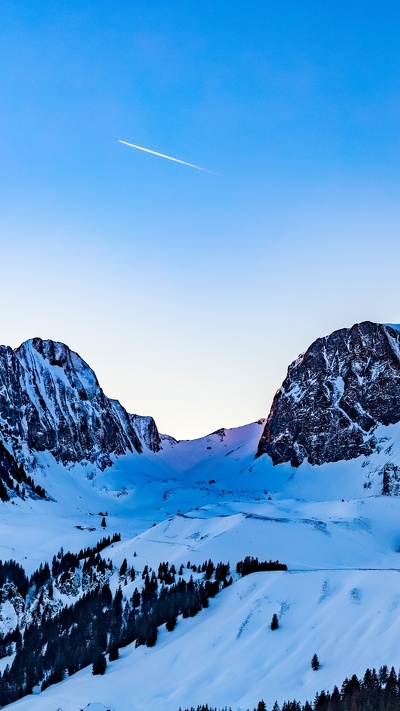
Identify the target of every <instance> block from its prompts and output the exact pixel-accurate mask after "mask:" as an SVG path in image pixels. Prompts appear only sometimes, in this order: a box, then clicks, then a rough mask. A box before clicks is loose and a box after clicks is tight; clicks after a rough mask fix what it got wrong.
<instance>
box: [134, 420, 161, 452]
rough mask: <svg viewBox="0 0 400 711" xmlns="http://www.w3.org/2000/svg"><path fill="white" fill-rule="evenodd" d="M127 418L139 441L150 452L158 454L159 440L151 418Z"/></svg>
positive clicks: (155, 426)
mask: <svg viewBox="0 0 400 711" xmlns="http://www.w3.org/2000/svg"><path fill="white" fill-rule="evenodd" d="M129 417H130V421H131V423H132V425H133V427H134V428H135V430H136V432H137V435H138V437H139V439H140V441H141V442H142V443H143V444H144V445H145V446H146V447H147V448H148V449H150V450H151V451H152V452H159V451H160V449H162V447H161V439H160V434H159V432H158V429H157V425H156V423H155V421H154V419H153V417H150V416H143V415H130V416H129Z"/></svg>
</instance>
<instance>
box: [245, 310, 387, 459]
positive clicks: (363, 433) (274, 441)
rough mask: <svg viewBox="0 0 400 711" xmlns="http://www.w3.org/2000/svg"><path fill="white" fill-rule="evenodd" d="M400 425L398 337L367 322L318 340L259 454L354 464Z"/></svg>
mask: <svg viewBox="0 0 400 711" xmlns="http://www.w3.org/2000/svg"><path fill="white" fill-rule="evenodd" d="M396 422H400V333H399V332H398V331H397V330H396V329H395V328H392V327H390V326H383V325H381V324H376V323H371V322H370V321H364V322H363V323H360V324H356V325H355V326H353V327H352V328H350V329H347V328H344V329H341V330H340V331H335V332H334V333H332V334H331V335H330V336H326V337H325V338H319V339H318V340H316V341H315V342H314V343H313V344H312V345H311V346H310V348H309V349H308V350H307V351H306V352H305V353H304V354H302V355H300V356H299V357H298V358H297V360H295V361H294V362H293V363H292V364H291V365H290V366H289V369H288V373H287V376H286V379H285V380H284V382H283V384H282V387H281V388H280V389H279V390H278V392H277V393H276V395H275V397H274V400H273V403H272V407H271V412H270V414H269V417H268V419H267V422H266V425H265V428H264V432H263V435H262V437H261V439H260V442H259V446H258V451H257V455H256V456H261V455H262V454H265V453H266V454H269V455H270V457H271V458H272V460H273V463H274V464H279V463H281V462H291V464H292V465H293V466H299V465H300V464H301V463H302V462H303V461H304V460H305V459H306V460H308V461H309V462H310V463H311V464H323V463H324V462H336V461H339V460H342V459H352V458H354V457H357V456H359V455H361V454H364V455H368V454H370V453H371V452H372V451H373V449H374V448H375V446H376V439H375V437H374V430H375V428H376V426H377V425H378V424H383V425H389V424H394V423H396Z"/></svg>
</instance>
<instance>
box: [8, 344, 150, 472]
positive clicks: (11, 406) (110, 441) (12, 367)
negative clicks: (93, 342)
mask: <svg viewBox="0 0 400 711" xmlns="http://www.w3.org/2000/svg"><path fill="white" fill-rule="evenodd" d="M134 417H135V416H132V415H129V414H128V413H127V412H126V410H125V409H124V408H123V407H122V405H120V403H119V402H118V401H116V400H110V399H109V398H107V397H106V396H105V394H104V392H103V390H102V389H101V387H100V385H99V383H98V380H97V378H96V376H95V374H94V372H93V371H92V370H91V368H90V367H89V366H88V365H87V363H85V361H84V360H82V358H81V357H80V356H79V355H78V354H77V353H74V352H73V351H71V350H70V349H69V348H68V347H67V346H65V345H64V344H63V343H57V342H54V341H43V340H41V339H40V338H34V339H33V340H30V341H26V342H25V343H23V344H22V345H21V346H20V347H19V348H17V349H16V350H15V351H14V350H12V349H11V348H9V347H7V346H0V441H1V440H2V441H3V442H4V444H5V446H6V447H7V449H8V450H9V451H10V452H11V453H12V454H13V456H15V457H16V458H17V461H20V462H21V461H22V462H23V463H24V464H27V465H28V468H29V458H30V455H32V456H33V457H34V453H35V452H43V451H49V452H51V454H53V456H54V457H55V459H56V460H57V461H59V462H61V463H63V464H65V465H68V464H73V463H75V462H81V461H88V462H91V463H93V464H96V465H97V466H99V467H100V468H101V469H104V468H105V467H106V466H108V465H109V464H111V455H116V456H118V455H122V454H125V453H126V452H129V451H134V450H136V451H137V452H141V451H142V445H145V446H148V442H147V441H146V439H145V438H143V440H142V441H141V437H140V435H139V434H138V430H137V429H136V425H135V420H134V419H132V418H134ZM136 417H137V418H138V419H137V422H138V425H140V424H141V420H146V422H147V418H140V417H139V416H136ZM153 422H154V421H153ZM143 429H146V428H145V427H144V426H143V427H139V430H140V432H141V433H142V431H143ZM152 434H153V440H154V442H156V440H157V436H158V431H157V428H156V426H155V424H154V427H153V432H152ZM154 446H155V445H154Z"/></svg>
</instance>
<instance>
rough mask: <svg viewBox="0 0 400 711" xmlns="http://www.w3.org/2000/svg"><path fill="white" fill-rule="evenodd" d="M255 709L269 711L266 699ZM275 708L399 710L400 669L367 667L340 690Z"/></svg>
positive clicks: (209, 710)
mask: <svg viewBox="0 0 400 711" xmlns="http://www.w3.org/2000/svg"><path fill="white" fill-rule="evenodd" d="M179 711H182V709H181V708H180V709H179ZM184 711H231V709H230V708H229V709H228V708H227V707H226V706H225V708H224V709H216V708H214V707H211V706H208V704H205V705H200V706H197V707H196V708H194V707H191V708H190V709H188V708H187V709H185V710H184ZM253 711H267V707H266V704H265V702H264V701H262V700H261V701H259V702H258V705H257V707H256V708H254V709H253ZM272 711H400V672H399V673H398V674H396V671H395V669H394V667H391V669H390V670H389V669H388V667H387V666H386V665H384V666H382V667H380V669H379V671H376V669H367V670H366V672H365V674H364V676H363V677H362V678H360V679H359V678H358V677H357V676H356V675H355V674H353V676H352V677H351V678H350V679H348V678H346V679H345V680H344V682H343V683H342V685H341V688H340V689H339V688H338V687H337V686H335V687H334V689H333V691H332V692H329V691H320V692H318V693H316V695H315V698H314V700H313V701H312V702H311V701H306V702H305V703H303V704H302V703H300V702H299V701H296V700H294V701H285V702H284V703H283V704H282V706H279V704H278V703H277V702H275V703H274V705H273V707H272Z"/></svg>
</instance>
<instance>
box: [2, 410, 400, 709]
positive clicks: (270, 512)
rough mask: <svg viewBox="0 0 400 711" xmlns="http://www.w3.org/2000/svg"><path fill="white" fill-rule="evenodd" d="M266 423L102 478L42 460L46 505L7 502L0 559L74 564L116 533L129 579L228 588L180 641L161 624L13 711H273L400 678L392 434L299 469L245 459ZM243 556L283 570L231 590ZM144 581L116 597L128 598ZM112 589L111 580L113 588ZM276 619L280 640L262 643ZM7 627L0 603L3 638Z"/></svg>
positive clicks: (117, 464)
mask: <svg viewBox="0 0 400 711" xmlns="http://www.w3.org/2000/svg"><path fill="white" fill-rule="evenodd" d="M263 426H264V421H263V420H260V422H258V423H254V424H252V425H248V426H246V427H242V428H237V429H235V430H220V431H218V432H217V433H215V434H212V435H209V436H208V437H204V438H201V439H199V440H194V441H191V442H189V441H188V442H178V443H176V442H174V441H173V440H171V439H170V438H163V439H162V447H163V449H162V450H161V451H160V452H158V453H153V452H151V451H149V450H148V451H146V452H145V453H144V454H142V455H139V454H138V453H136V452H134V453H133V454H129V455H126V456H124V457H119V458H118V459H115V461H114V463H113V466H112V467H110V468H107V469H105V470H104V471H103V472H101V471H100V470H99V469H96V467H95V466H94V465H87V466H86V467H83V466H79V465H74V466H73V467H71V468H69V469H67V468H64V467H63V466H61V465H60V464H57V463H56V462H55V460H54V459H53V457H52V456H51V455H49V454H43V455H41V459H40V461H39V465H40V466H39V467H38V469H37V471H35V481H37V482H38V483H39V484H40V485H41V486H44V487H45V489H46V491H47V492H48V493H49V494H50V495H51V496H52V497H53V498H54V499H55V501H54V502H50V501H43V500H37V501H34V500H26V501H22V500H21V499H14V502H15V503H14V504H12V503H10V502H9V503H7V504H1V517H0V542H1V543H0V558H2V559H3V560H6V559H9V558H14V559H15V560H17V561H18V562H20V563H21V564H22V565H23V566H24V567H25V568H26V570H27V572H28V573H31V572H32V571H33V570H34V569H36V568H37V567H38V566H39V564H40V562H44V561H45V560H47V561H51V558H52V557H53V555H54V554H55V553H57V551H58V550H59V549H60V548H61V547H63V548H64V551H66V550H71V551H73V552H77V551H79V549H80V548H83V547H85V546H87V545H94V544H95V543H96V542H97V541H98V540H99V539H100V538H102V536H103V535H110V534H112V533H114V532H120V533H121V535H122V540H121V542H119V543H114V544H113V546H112V547H110V548H107V549H105V551H104V555H105V556H106V557H111V559H112V561H113V564H114V565H115V566H117V567H118V566H120V565H121V563H122V561H123V560H124V558H127V561H128V565H134V567H135V570H136V571H137V572H138V573H140V572H141V571H142V570H143V568H144V566H145V565H148V566H150V567H152V568H154V569H157V567H158V564H159V563H160V562H162V561H169V563H170V564H171V563H174V564H175V566H176V568H177V569H178V566H180V565H181V564H184V565H185V566H186V565H187V563H188V561H190V562H191V563H192V564H193V563H194V564H196V565H198V564H200V563H203V561H205V560H208V559H209V558H211V559H212V560H213V561H214V563H218V562H219V561H223V562H227V561H229V562H230V566H231V572H232V573H233V578H234V580H233V585H232V586H230V587H228V588H227V589H225V590H223V591H222V592H221V593H219V595H218V596H217V597H215V598H214V599H211V600H210V606H209V608H208V609H204V610H202V611H201V612H200V613H199V614H198V615H197V616H196V617H194V618H188V619H181V618H179V619H178V624H177V626H176V628H175V629H174V631H173V632H170V633H169V632H167V631H166V629H165V626H164V625H163V626H162V627H161V628H160V629H159V636H158V640H157V643H156V645H155V647H153V648H147V647H144V646H141V647H138V648H135V646H134V644H132V645H129V646H128V647H125V648H122V649H121V650H120V658H119V659H118V660H117V661H115V662H111V663H109V664H108V666H107V670H106V673H105V675H104V676H93V675H92V673H91V668H86V669H83V670H81V671H80V672H78V673H77V674H75V675H74V676H72V677H70V678H67V679H65V680H64V681H63V682H61V683H59V684H56V685H54V686H52V687H50V688H48V689H47V690H46V691H44V692H42V693H38V694H34V695H31V696H28V697H25V698H23V699H21V700H20V701H18V702H15V703H14V704H11V705H10V706H9V707H8V708H10V709H14V708H15V710H16V711H17V709H18V710H20V711H28V710H29V711H57V709H62V711H78V710H79V709H82V708H84V707H85V705H86V704H88V703H89V702H101V703H103V704H104V705H105V706H106V708H111V709H113V710H114V711H133V710H135V711H142V710H143V711H144V710H145V709H146V710H147V709H149V708H151V709H160V710H161V709H162V710H163V711H178V709H179V707H182V709H184V708H186V707H190V706H196V705H197V704H201V703H208V704H210V705H213V706H217V707H218V708H222V707H224V706H226V705H227V706H231V707H232V709H233V710H234V711H244V710H246V709H248V708H249V709H253V707H254V706H256V704H257V702H258V701H259V700H260V699H261V698H263V699H264V700H265V701H266V702H267V705H268V708H269V709H271V708H272V705H273V703H274V701H275V700H278V702H279V703H282V702H283V701H284V700H286V699H292V698H297V699H298V700H301V701H304V700H305V699H309V700H312V699H313V697H314V695H315V692H316V691H317V690H322V689H326V690H327V689H332V688H333V686H334V685H335V684H338V685H340V684H341V682H342V681H343V679H344V678H345V677H346V676H347V677H348V676H351V675H352V674H353V673H356V674H357V675H362V674H363V673H364V671H365V669H366V668H367V667H373V666H375V667H377V668H379V667H380V666H381V665H383V664H388V665H389V666H390V665H392V664H393V665H394V666H395V667H397V668H398V667H399V666H400V646H399V643H398V640H399V637H400V552H399V546H400V500H399V499H398V497H396V496H393V497H388V496H382V495H381V491H382V477H383V474H382V471H383V467H384V466H385V464H386V463H387V462H388V461H390V462H392V463H394V464H400V427H399V426H398V425H391V426H389V427H383V426H382V427H380V428H379V429H378V430H377V433H376V435H377V440H378V446H377V448H376V451H375V452H374V454H373V455H371V457H369V458H368V459H366V458H365V457H360V458H358V459H356V460H352V461H347V462H346V461H342V462H338V463H334V464H325V465H323V466H320V467H317V466H314V467H312V466H310V465H308V464H303V465H301V466H300V467H299V468H298V469H293V468H292V467H291V466H290V465H279V466H277V467H273V466H272V463H271V460H270V459H269V458H268V457H267V456H266V455H265V456H263V457H261V458H259V459H257V460H255V459H254V453H255V451H256V449H257V443H258V440H259V438H260V435H261V432H262V429H263ZM105 513H107V516H106V523H107V527H106V529H105V530H104V529H103V528H102V527H101V519H102V516H103V514H105ZM247 555H252V556H257V557H258V558H259V559H260V560H266V559H267V560H270V559H272V560H276V559H279V561H280V562H281V563H286V564H287V566H288V571H287V572H265V573H253V574H252V575H249V576H246V577H244V578H240V577H239V576H238V575H237V574H236V573H235V566H236V563H237V561H238V560H241V559H243V558H244V557H245V556H247ZM185 575H188V572H187V570H186V571H185ZM138 578H139V579H140V575H139V576H137V579H136V581H134V582H132V583H131V582H128V583H127V585H126V586H124V587H123V593H124V595H125V596H126V597H130V596H131V595H132V593H133V590H134V588H135V587H136V586H137V585H138ZM117 585H118V578H117V576H115V575H114V576H113V578H112V580H111V588H112V590H113V591H114V590H115V589H116V587H117ZM274 613H276V614H277V615H278V618H279V628H278V629H277V630H275V631H271V629H270V623H271V618H272V615H273V614H274ZM13 624H15V616H14V617H13V608H12V606H10V604H9V603H3V604H2V605H1V606H0V627H2V628H3V629H8V628H10V626H12V625H13ZM314 653H317V655H318V657H319V659H320V662H321V668H320V669H319V670H318V671H317V672H315V671H313V670H312V669H311V666H310V662H311V657H312V656H313V654H314ZM7 661H11V660H10V659H9V658H6V659H3V660H2V661H1V664H2V667H1V668H4V666H5V663H7Z"/></svg>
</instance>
